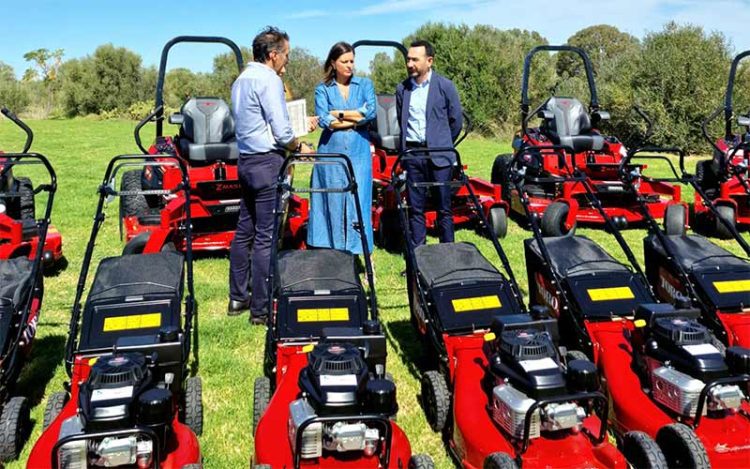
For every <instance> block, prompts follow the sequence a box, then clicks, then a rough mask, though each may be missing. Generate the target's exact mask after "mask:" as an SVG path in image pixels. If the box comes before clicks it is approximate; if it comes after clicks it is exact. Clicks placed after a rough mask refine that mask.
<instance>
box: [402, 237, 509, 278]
mask: <svg viewBox="0 0 750 469" xmlns="http://www.w3.org/2000/svg"><path fill="white" fill-rule="evenodd" d="M414 257H415V258H416V261H417V270H418V271H419V275H420V277H421V278H422V280H423V281H424V282H425V283H426V284H427V285H429V286H430V287H436V286H444V285H449V284H456V283H465V282H470V281H483V280H487V281H493V280H496V281H500V282H504V281H505V278H504V277H503V276H502V274H501V273H500V272H499V271H498V270H497V269H496V268H495V267H494V266H493V265H492V264H490V263H489V261H488V260H487V259H486V258H485V257H484V256H483V255H482V253H480V252H479V250H478V249H477V247H476V246H474V245H473V244H471V243H440V244H424V245H422V246H417V248H416V249H415V250H414Z"/></svg>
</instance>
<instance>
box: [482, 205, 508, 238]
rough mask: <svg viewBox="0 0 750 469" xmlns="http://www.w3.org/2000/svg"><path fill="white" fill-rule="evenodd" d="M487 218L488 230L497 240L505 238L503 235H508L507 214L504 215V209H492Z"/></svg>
mask: <svg viewBox="0 0 750 469" xmlns="http://www.w3.org/2000/svg"><path fill="white" fill-rule="evenodd" d="M487 218H488V220H487V221H489V223H490V228H491V229H492V231H494V232H495V236H497V238H498V239H502V238H505V235H507V234H508V214H507V213H505V209H503V208H502V207H492V208H491V209H490V213H489V216H488V217H487Z"/></svg>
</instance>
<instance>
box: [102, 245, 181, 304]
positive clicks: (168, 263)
mask: <svg viewBox="0 0 750 469" xmlns="http://www.w3.org/2000/svg"><path fill="white" fill-rule="evenodd" d="M183 261H184V259H183V256H182V254H181V253H179V252H174V251H167V252H160V253H155V254H128V255H124V256H118V257H108V258H105V259H103V260H102V261H101V262H100V263H99V267H98V268H97V269H96V275H95V276H94V282H93V284H92V285H91V291H90V292H89V298H88V301H89V302H91V301H100V300H106V299H112V298H124V297H126V296H142V295H153V294H166V295H175V296H176V297H177V298H179V297H180V296H181V295H182V278H183V270H184V262H183Z"/></svg>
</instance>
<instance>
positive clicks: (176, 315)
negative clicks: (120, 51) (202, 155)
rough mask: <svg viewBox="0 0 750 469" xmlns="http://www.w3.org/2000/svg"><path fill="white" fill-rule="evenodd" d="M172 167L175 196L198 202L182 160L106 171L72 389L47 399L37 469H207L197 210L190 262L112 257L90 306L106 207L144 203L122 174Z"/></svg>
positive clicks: (124, 164) (118, 163)
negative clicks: (120, 181) (121, 181)
mask: <svg viewBox="0 0 750 469" xmlns="http://www.w3.org/2000/svg"><path fill="white" fill-rule="evenodd" d="M165 164H171V165H172V166H173V167H176V168H178V170H179V171H180V173H181V174H182V175H183V178H184V183H183V184H180V185H178V186H177V187H174V188H173V189H171V190H170V192H173V193H176V192H178V191H180V192H183V197H185V200H190V182H189V179H188V173H187V168H186V167H185V165H184V163H183V161H182V160H181V159H179V158H177V157H170V156H167V155H159V158H158V159H157V160H154V159H152V158H148V157H143V156H135V155H126V156H117V157H115V158H113V159H112V160H111V161H110V162H109V165H108V166H107V171H106V173H105V176H104V180H103V182H102V185H101V186H99V202H98V205H97V209H96V215H95V217H94V226H93V228H92V230H91V237H90V238H89V242H88V245H87V246H86V253H85V255H84V258H83V264H82V266H81V275H80V278H79V282H78V287H77V289H76V297H75V302H74V304H73V311H72V315H71V320H70V332H69V335H68V341H67V344H66V349H65V367H66V371H67V373H68V376H69V377H70V381H69V382H68V383H66V390H65V391H62V392H57V393H54V394H52V395H51V396H50V397H49V398H48V400H47V405H46V407H45V410H44V421H43V428H44V430H43V433H42V435H41V437H40V438H39V440H38V441H37V442H36V444H35V445H34V448H33V449H32V451H31V455H30V457H29V460H28V463H27V467H29V468H34V469H38V468H47V467H49V468H61V469H63V468H67V469H74V468H92V467H128V468H132V467H137V468H183V469H184V468H190V469H197V468H200V467H202V463H201V453H200V448H199V445H198V438H197V437H196V435H200V434H201V432H202V429H203V404H202V400H201V390H202V386H201V380H200V378H199V377H198V376H190V370H189V368H188V362H189V360H190V352H191V339H193V340H195V341H196V343H195V347H194V348H193V349H192V350H193V353H194V360H193V364H192V368H193V371H194V370H195V369H197V364H198V359H197V356H198V352H197V321H196V322H195V327H194V319H195V316H196V314H197V304H196V302H195V295H194V291H193V259H192V248H191V243H190V240H191V236H190V235H191V232H190V230H191V225H190V207H189V206H186V210H185V218H184V225H183V226H182V227H181V229H183V230H184V233H185V239H186V245H185V253H184V254H183V253H181V252H179V251H175V250H174V249H165V250H163V251H161V252H153V253H142V254H123V255H120V256H114V257H106V258H104V259H102V260H101V261H100V262H99V266H98V268H97V270H96V274H95V275H94V279H93V281H92V282H91V285H90V287H89V289H88V298H87V300H86V302H85V303H84V304H83V305H82V303H81V301H82V298H83V293H84V289H86V286H87V284H88V282H87V277H88V272H89V268H90V266H91V262H92V260H93V258H94V246H95V244H96V241H97V235H98V234H99V231H100V229H101V227H102V224H103V223H104V220H105V215H104V203H105V201H106V200H107V199H111V198H114V197H117V196H120V197H123V196H132V195H135V194H134V193H129V192H123V191H117V190H116V189H115V181H116V179H117V176H118V174H119V173H120V171H121V170H123V169H130V168H133V167H142V166H144V165H148V166H154V167H155V166H158V165H165ZM171 169H172V168H171ZM142 192H143V193H142V195H146V196H150V195H155V194H161V193H163V191H162V190H153V191H149V190H144V191H142ZM185 289H187V292H186V293H185V296H184V301H185V307H184V312H183V309H182V305H181V303H182V301H183V293H184V290H185ZM193 334H195V336H194V337H193V336H192V335H193Z"/></svg>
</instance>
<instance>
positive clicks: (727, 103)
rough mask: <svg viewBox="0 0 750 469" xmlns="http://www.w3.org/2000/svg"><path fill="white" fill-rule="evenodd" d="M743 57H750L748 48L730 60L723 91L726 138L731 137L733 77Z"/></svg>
mask: <svg viewBox="0 0 750 469" xmlns="http://www.w3.org/2000/svg"><path fill="white" fill-rule="evenodd" d="M745 57H750V50H746V51H744V52H741V53H739V54H737V56H736V57H735V58H734V59H733V60H732V66H731V67H730V68H729V80H727V91H726V93H724V134H725V137H726V138H727V139H729V138H731V137H732V114H733V109H732V96H733V94H734V78H735V76H736V75H737V67H738V66H739V64H740V62H741V61H742V59H744V58H745Z"/></svg>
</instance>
